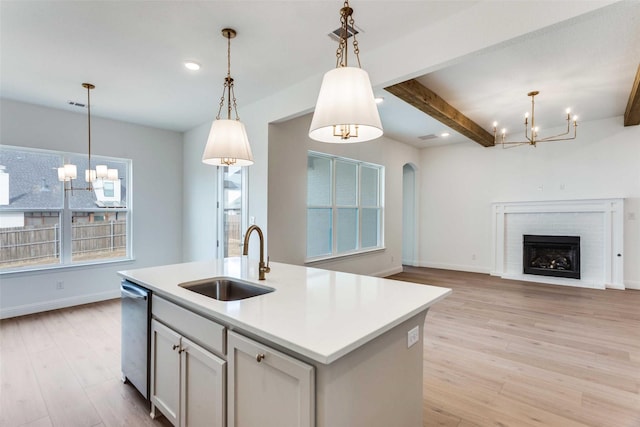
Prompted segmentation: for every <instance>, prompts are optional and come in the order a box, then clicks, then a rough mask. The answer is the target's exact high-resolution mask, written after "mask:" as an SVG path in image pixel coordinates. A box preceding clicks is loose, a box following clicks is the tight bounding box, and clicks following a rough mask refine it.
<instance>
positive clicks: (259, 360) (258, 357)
mask: <svg viewBox="0 0 640 427" xmlns="http://www.w3.org/2000/svg"><path fill="white" fill-rule="evenodd" d="M262 359H264V354H262V353H259V354H258V355H256V360H257V361H258V363H260V362H262Z"/></svg>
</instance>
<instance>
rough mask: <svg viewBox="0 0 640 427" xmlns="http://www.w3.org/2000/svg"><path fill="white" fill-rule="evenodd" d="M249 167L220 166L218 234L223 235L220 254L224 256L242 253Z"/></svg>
mask: <svg viewBox="0 0 640 427" xmlns="http://www.w3.org/2000/svg"><path fill="white" fill-rule="evenodd" d="M246 173H247V168H243V167H238V166H224V167H218V181H219V182H220V186H219V191H218V208H219V209H220V208H222V212H221V215H219V219H220V221H219V225H218V226H219V228H218V236H222V245H220V241H219V240H218V248H219V252H218V254H219V256H222V257H223V258H226V257H234V256H240V255H242V243H243V242H242V240H243V235H242V233H243V232H244V231H243V229H244V224H246V220H245V213H246V211H247V208H246V194H247V190H246V188H245V187H246V184H247V176H246Z"/></svg>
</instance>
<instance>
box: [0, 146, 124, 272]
mask: <svg viewBox="0 0 640 427" xmlns="http://www.w3.org/2000/svg"><path fill="white" fill-rule="evenodd" d="M64 163H73V164H75V165H76V166H77V170H78V179H76V180H73V187H74V188H85V187H87V186H88V185H87V183H86V182H85V181H84V170H85V169H87V167H88V158H87V155H86V154H75V153H64V152H58V151H49V150H35V149H26V148H22V147H10V146H6V145H3V146H2V148H1V149H0V271H2V272H10V271H22V270H29V269H38V268H48V267H53V266H60V265H76V264H88V263H95V262H104V261H110V260H122V259H129V258H130V257H131V243H130V241H131V239H130V236H131V231H130V228H131V225H130V220H129V218H130V215H131V210H130V208H129V206H130V203H129V201H130V191H129V187H128V183H129V182H130V179H129V178H130V173H131V172H130V171H131V160H127V159H117V158H110V157H102V156H92V158H91V165H92V167H93V168H95V166H96V165H97V164H101V165H102V164H104V165H107V167H108V168H109V169H117V170H118V179H112V180H108V179H104V180H102V179H100V180H96V181H94V182H93V191H86V190H84V189H77V190H73V191H66V192H65V190H64V185H63V183H62V182H60V181H58V175H57V168H58V167H60V166H62V165H63V164H64ZM67 185H68V184H67Z"/></svg>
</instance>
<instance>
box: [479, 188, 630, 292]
mask: <svg viewBox="0 0 640 427" xmlns="http://www.w3.org/2000/svg"><path fill="white" fill-rule="evenodd" d="M623 220H624V199H594V200H557V201H540V202H507V203H494V204H493V205H492V221H493V227H492V235H493V239H492V270H491V275H493V276H500V277H502V278H505V279H514V280H525V281H531V282H540V283H550V284H554V285H564V286H579V287H585V288H594V289H605V288H613V289H624V288H625V286H624V280H623V271H624V268H623V267H624V262H623V261H624V256H623V255H624V254H623V222H624V221H623ZM525 234H539V235H552V236H580V245H581V276H580V279H571V278H562V277H547V276H539V275H531V274H524V273H523V266H522V240H523V237H522V236H523V235H525Z"/></svg>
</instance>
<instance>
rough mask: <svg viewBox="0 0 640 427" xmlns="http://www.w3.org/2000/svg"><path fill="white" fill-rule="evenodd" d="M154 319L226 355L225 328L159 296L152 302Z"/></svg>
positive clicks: (207, 347) (154, 296)
mask: <svg viewBox="0 0 640 427" xmlns="http://www.w3.org/2000/svg"><path fill="white" fill-rule="evenodd" d="M151 312H152V313H153V317H155V318H156V319H158V320H160V321H161V322H162V323H165V324H166V325H168V326H170V327H171V328H172V329H174V330H176V331H178V332H180V333H181V334H182V335H184V336H185V337H188V338H190V339H192V340H193V341H195V342H196V343H198V344H199V345H201V346H202V347H204V348H206V349H207V350H209V351H212V352H214V353H218V354H220V355H223V356H224V355H225V354H226V352H227V349H226V345H225V342H226V339H225V331H226V329H225V327H224V326H222V325H219V324H218V323H216V322H214V321H213V320H209V319H207V318H205V317H202V316H200V315H198V314H195V313H194V312H192V311H189V310H187V309H186V308H182V307H180V306H179V305H176V304H174V303H172V302H169V301H167V300H166V299H164V298H161V297H159V296H157V295H153V297H152V300H151Z"/></svg>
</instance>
